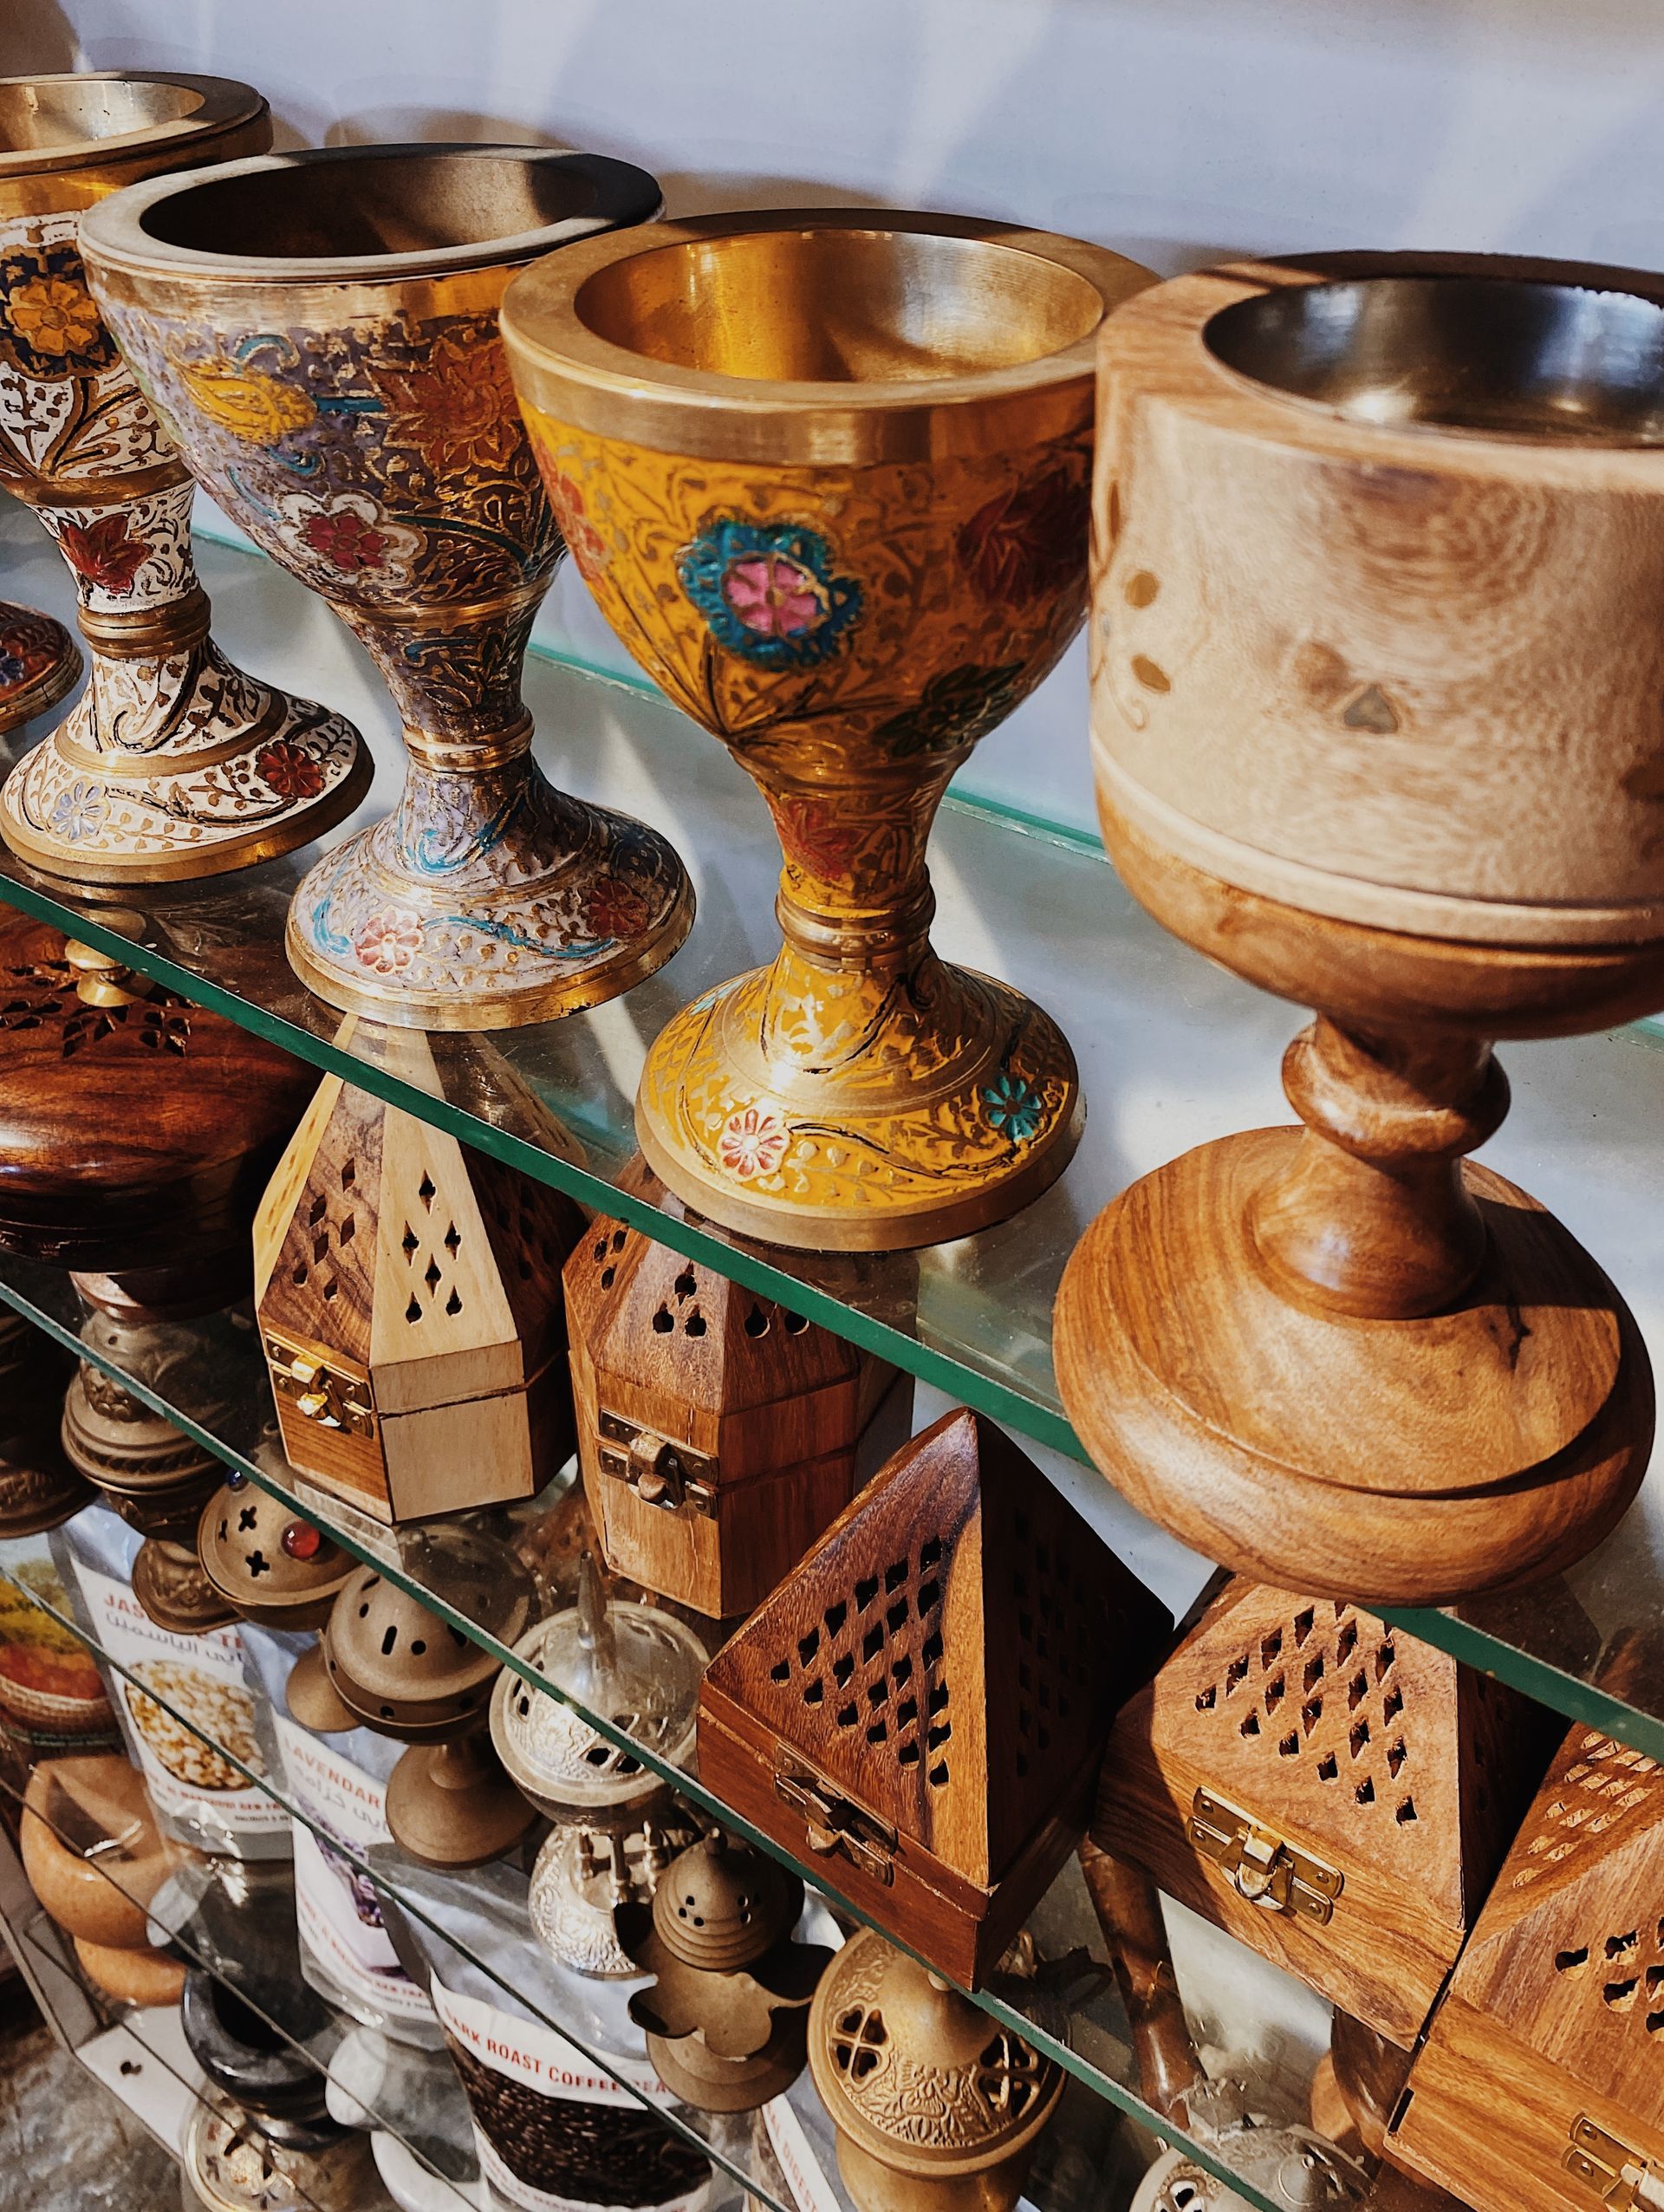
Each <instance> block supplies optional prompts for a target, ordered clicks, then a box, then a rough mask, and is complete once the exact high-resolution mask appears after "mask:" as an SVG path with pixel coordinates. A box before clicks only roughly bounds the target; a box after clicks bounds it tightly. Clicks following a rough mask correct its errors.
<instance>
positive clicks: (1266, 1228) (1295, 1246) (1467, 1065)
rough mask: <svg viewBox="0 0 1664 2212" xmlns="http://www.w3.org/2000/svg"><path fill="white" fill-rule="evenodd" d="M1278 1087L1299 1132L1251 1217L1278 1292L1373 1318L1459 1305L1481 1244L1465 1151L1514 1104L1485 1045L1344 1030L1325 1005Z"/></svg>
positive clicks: (1298, 1042)
mask: <svg viewBox="0 0 1664 2212" xmlns="http://www.w3.org/2000/svg"><path fill="white" fill-rule="evenodd" d="M1283 1085H1284V1090H1286V1091H1287V1093H1288V1096H1289V1101H1290V1104H1291V1105H1292V1106H1293V1108H1294V1109H1295V1111H1296V1113H1297V1114H1298V1115H1299V1116H1300V1118H1301V1120H1302V1121H1303V1122H1304V1123H1305V1125H1306V1135H1305V1136H1304V1138H1303V1141H1302V1142H1301V1143H1300V1145H1299V1147H1298V1148H1297V1151H1296V1153H1295V1155H1294V1160H1293V1162H1292V1165H1291V1166H1290V1168H1288V1169H1287V1170H1286V1171H1285V1172H1284V1173H1283V1174H1279V1175H1278V1176H1277V1177H1276V1178H1275V1179H1274V1180H1273V1181H1271V1182H1270V1183H1269V1184H1268V1185H1266V1186H1265V1187H1264V1188H1263V1189H1262V1190H1261V1191H1260V1192H1259V1193H1258V1195H1257V1197H1256V1198H1255V1200H1254V1201H1253V1203H1252V1206H1251V1213H1250V1225H1251V1230H1252V1233H1253V1238H1254V1242H1255V1245H1256V1246H1257V1247H1258V1251H1259V1252H1260V1255H1261V1257H1262V1258H1263V1259H1264V1260H1265V1261H1266V1263H1267V1265H1269V1266H1270V1267H1271V1269H1272V1270H1273V1272H1275V1273H1276V1274H1277V1276H1278V1278H1280V1279H1281V1281H1282V1282H1283V1284H1284V1287H1285V1288H1287V1289H1288V1290H1290V1291H1291V1292H1292V1293H1293V1295H1294V1296H1295V1297H1296V1298H1299V1299H1300V1300H1302V1302H1303V1303H1306V1304H1316V1305H1318V1306H1320V1307H1322V1308H1323V1309H1324V1310H1326V1311H1330V1312H1335V1313H1346V1314H1355V1315H1358V1316H1360V1317H1366V1318H1368V1319H1371V1320H1410V1319H1414V1317H1417V1316H1419V1315H1421V1314H1429V1313H1436V1312H1438V1311H1440V1310H1441V1309H1442V1308H1444V1307H1446V1306H1448V1305H1450V1304H1453V1303H1454V1301H1455V1300H1456V1299H1457V1298H1459V1297H1460V1296H1461V1294H1462V1292H1463V1291H1465V1290H1466V1289H1467V1287H1468V1285H1470V1284H1471V1283H1472V1280H1473V1278H1474V1277H1475V1276H1476V1275H1477V1274H1478V1272H1479V1268H1480V1265H1482V1263H1483V1261H1484V1259H1485V1223H1484V1220H1483V1219H1482V1218H1481V1216H1480V1213H1479V1207H1478V1206H1477V1205H1476V1204H1475V1203H1474V1200H1473V1198H1472V1194H1470V1193H1469V1191H1468V1190H1467V1188H1466V1185H1465V1183H1464V1181H1463V1176H1462V1166H1461V1161H1462V1155H1463V1154H1464V1153H1466V1152H1471V1151H1472V1150H1473V1149H1474V1148H1476V1147H1477V1146H1479V1145H1480V1144H1483V1143H1484V1142H1485V1139H1486V1138H1487V1137H1489V1136H1491V1135H1493V1134H1494V1133H1495V1131H1496V1130H1497V1129H1498V1128H1499V1127H1500V1125H1501V1123H1502V1120H1503V1117H1504V1116H1505V1114H1506V1113H1507V1111H1508V1081H1507V1077H1505V1075H1504V1074H1503V1072H1502V1070H1501V1069H1500V1068H1499V1067H1498V1064H1497V1063H1496V1061H1495V1060H1494V1059H1493V1058H1492V1053H1491V1048H1490V1046H1489V1045H1488V1044H1485V1043H1482V1042H1480V1041H1479V1040H1477V1039H1470V1038H1463V1037H1452V1036H1440V1035H1437V1034H1433V1035H1427V1034H1425V1033H1420V1034H1418V1033H1415V1032H1411V1031H1400V1032H1397V1033H1388V1032H1380V1031H1375V1032H1371V1031H1362V1030H1356V1029H1350V1028H1347V1027H1345V1026H1343V1025H1342V1024H1340V1023H1339V1022H1336V1021H1333V1020H1331V1019H1330V1018H1329V1017H1328V1016H1326V1015H1321V1014H1320V1015H1319V1016H1318V1018H1317V1019H1316V1021H1315V1022H1314V1023H1313V1024H1312V1025H1311V1027H1310V1029H1308V1030H1306V1031H1303V1034H1302V1035H1300V1036H1299V1037H1297V1038H1296V1039H1295V1040H1294V1042H1293V1044H1290V1047H1289V1050H1288V1052H1287V1055H1286V1057H1284V1063H1283Z"/></svg>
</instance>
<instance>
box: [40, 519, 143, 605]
mask: <svg viewBox="0 0 1664 2212" xmlns="http://www.w3.org/2000/svg"><path fill="white" fill-rule="evenodd" d="M58 543H59V544H60V545H61V546H62V548H63V556H64V558H65V560H67V561H68V563H69V565H70V567H71V568H72V569H74V570H75V574H76V575H77V576H84V577H85V578H86V579H87V582H88V583H91V584H96V585H97V587H98V589H100V590H101V591H107V592H108V593H109V594H110V595H111V597H112V598H114V599H125V598H126V597H127V595H128V593H129V592H130V591H131V590H132V589H133V578H134V577H135V576H137V575H138V573H139V571H140V569H142V568H143V567H144V565H145V563H146V561H147V560H148V559H149V558H150V548H149V546H147V545H146V543H145V541H144V540H143V538H141V537H133V534H132V532H131V531H130V530H128V528H127V517H126V516H125V515H106V516H105V517H104V518H103V520H102V521H101V522H95V523H89V524H87V525H86V526H85V527H83V526H82V525H81V524H80V523H65V524H64V525H63V527H62V529H61V530H59V532H58Z"/></svg>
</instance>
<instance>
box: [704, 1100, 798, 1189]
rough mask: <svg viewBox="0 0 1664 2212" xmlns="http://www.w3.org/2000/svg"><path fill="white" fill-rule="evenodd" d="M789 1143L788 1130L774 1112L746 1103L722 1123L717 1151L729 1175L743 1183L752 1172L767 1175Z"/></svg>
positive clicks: (770, 1172)
mask: <svg viewBox="0 0 1664 2212" xmlns="http://www.w3.org/2000/svg"><path fill="white" fill-rule="evenodd" d="M790 1142H791V1132H790V1130H789V1129H787V1127H786V1125H785V1123H784V1122H783V1121H782V1120H781V1119H780V1117H779V1116H778V1115H777V1114H768V1113H760V1112H759V1111H758V1110H757V1108H756V1107H755V1106H747V1107H745V1108H744V1109H743V1110H742V1111H741V1112H739V1113H738V1114H731V1115H730V1116H728V1119H727V1120H726V1121H725V1122H724V1123H723V1126H722V1135H720V1136H719V1137H718V1139H717V1154H718V1158H719V1159H720V1160H721V1161H722V1164H723V1166H724V1167H725V1168H727V1170H728V1172H729V1174H731V1175H738V1177H739V1178H740V1180H741V1181H742V1182H744V1181H749V1180H750V1178H751V1176H753V1175H771V1174H773V1173H774V1171H775V1169H776V1168H777V1167H778V1166H779V1165H780V1162H781V1161H783V1159H784V1158H785V1156H786V1147H787V1146H788V1145H789V1144H790Z"/></svg>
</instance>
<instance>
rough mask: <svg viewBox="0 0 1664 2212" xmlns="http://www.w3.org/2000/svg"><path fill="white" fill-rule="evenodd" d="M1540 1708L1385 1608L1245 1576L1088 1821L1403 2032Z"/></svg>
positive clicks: (1336, 1997) (1422, 1998)
mask: <svg viewBox="0 0 1664 2212" xmlns="http://www.w3.org/2000/svg"><path fill="white" fill-rule="evenodd" d="M1545 1725H1546V1726H1548V1727H1551V1726H1552V1724H1551V1723H1550V1722H1547V1721H1546V1716H1545V1715H1544V1714H1543V1712H1542V1709H1541V1708H1539V1707H1537V1706H1535V1705H1533V1704H1531V1702H1530V1701H1528V1700H1527V1699H1524V1698H1523V1697H1520V1696H1519V1695H1517V1693H1515V1692H1514V1691H1512V1690H1510V1689H1508V1688H1505V1687H1504V1686H1503V1685H1501V1684H1499V1683H1498V1682H1492V1680H1491V1679H1490V1678H1489V1677H1488V1676H1486V1675H1479V1674H1476V1673H1475V1672H1473V1670H1472V1669H1470V1668H1466V1667H1460V1666H1459V1665H1458V1664H1457V1663H1456V1662H1455V1661H1454V1660H1453V1659H1451V1658H1448V1657H1447V1656H1446V1655H1445V1654H1444V1653H1443V1652H1440V1651H1436V1650H1434V1649H1433V1648H1432V1647H1431V1646H1430V1645H1427V1644H1423V1643H1417V1642H1416V1641H1415V1640H1414V1638H1412V1637H1410V1636H1405V1635H1401V1634H1399V1633H1397V1632H1395V1631H1394V1630H1389V1629H1388V1628H1387V1627H1386V1626H1385V1625H1384V1624H1383V1623H1381V1621H1379V1620H1377V1619H1375V1617H1374V1616H1373V1615H1371V1614H1368V1613H1364V1612H1360V1611H1358V1610H1356V1609H1355V1608H1354V1607H1353V1606H1350V1605H1347V1604H1337V1603H1336V1602H1335V1601H1333V1600H1330V1599H1327V1598H1325V1599H1321V1600H1320V1599H1317V1598H1309V1597H1290V1596H1289V1595H1288V1594H1287V1593H1286V1592H1285V1591H1275V1590H1269V1589H1267V1588H1266V1587H1265V1586H1264V1584H1258V1583H1250V1582H1243V1581H1232V1582H1230V1583H1227V1584H1225V1588H1224V1589H1223V1591H1221V1593H1220V1594H1219V1597H1217V1598H1216V1599H1215V1600H1214V1601H1213V1603H1212V1604H1211V1605H1210V1606H1209V1607H1208V1608H1207V1610H1206V1612H1205V1613H1204V1614H1203V1615H1202V1617H1201V1618H1200V1620H1199V1622H1198V1623H1197V1625H1196V1627H1195V1628H1194V1629H1193V1630H1192V1631H1191V1633H1190V1634H1189V1635H1188V1636H1186V1638H1185V1639H1184V1641H1183V1642H1182V1643H1180V1646H1179V1648H1178V1649H1177V1650H1176V1651H1175V1652H1174V1653H1173V1656H1172V1658H1171V1659H1169V1660H1168V1661H1167V1664H1166V1665H1165V1666H1164V1667H1163V1668H1162V1669H1161V1670H1160V1673H1159V1674H1158V1675H1156V1676H1155V1678H1154V1681H1153V1682H1150V1683H1149V1684H1147V1687H1146V1688H1143V1689H1142V1690H1141V1691H1140V1693H1139V1694H1138V1695H1137V1696H1135V1697H1134V1698H1133V1699H1132V1700H1131V1701H1129V1702H1128V1705H1127V1706H1126V1707H1125V1708H1124V1709H1123V1710H1122V1712H1121V1715H1120V1717H1119V1719H1118V1720H1117V1721H1116V1723H1115V1728H1114V1731H1113V1733H1112V1734H1111V1736H1110V1740H1109V1750H1108V1756H1107V1757H1106V1759H1105V1760H1104V1763H1103V1774H1102V1781H1101V1784H1100V1786H1099V1792H1098V1806H1097V1812H1096V1815H1095V1818H1094V1821H1093V1826H1092V1834H1093V1838H1094V1840H1095V1842H1097V1843H1098V1844H1101V1845H1102V1848H1103V1849H1104V1850H1105V1851H1108V1852H1110V1853H1111V1854H1112V1855H1113V1856H1114V1857H1117V1858H1121V1859H1125V1860H1127V1861H1128V1862H1129V1863H1130V1864H1134V1865H1135V1866H1140V1867H1142V1868H1143V1869H1144V1870H1145V1871H1146V1872H1147V1873H1148V1874H1149V1875H1151V1876H1152V1877H1154V1880H1155V1881H1156V1882H1157V1883H1159V1885H1160V1887H1161V1888H1162V1889H1163V1890H1167V1892H1168V1894H1169V1895H1170V1896H1175V1897H1177V1898H1179V1899H1180V1900H1181V1902H1182V1903H1185V1904H1187V1905H1189V1906H1190V1907H1191V1908H1192V1909H1193V1910H1194V1911H1196V1912H1199V1913H1202V1914H1204V1915H1205V1916H1206V1917H1207V1918H1208V1919H1210V1920H1212V1921H1215V1922H1218V1923H1219V1926H1221V1927H1222V1928H1225V1929H1228V1930H1229V1931H1230V1933H1231V1934H1232V1935H1233V1936H1238V1937H1239V1938H1240V1940H1241V1941H1242V1942H1245V1943H1249V1944H1251V1945H1252V1946H1253V1948H1254V1949H1256V1950H1258V1951H1261V1952H1263V1953H1264V1955H1265V1956H1266V1957H1267V1958H1270V1959H1272V1960H1275V1962H1277V1965H1279V1966H1282V1967H1286V1968H1288V1970H1289V1971H1290V1973H1292V1974H1296V1975H1299V1977H1300V1978H1301V1980H1302V1981H1306V1982H1309V1983H1310V1985H1311V1987H1312V1988H1315V1989H1317V1990H1319V1991H1320V1992H1321V1993H1322V1994H1323V1995H1324V1996H1325V1997H1329V1998H1330V1999H1332V2000H1333V2001H1335V2002H1336V2004H1338V2005H1340V2006H1341V2007H1342V2009H1343V2010H1344V2011H1346V2012H1349V2013H1350V2014H1353V2015H1355V2017H1356V2018H1357V2019H1359V2020H1364V2021H1366V2022H1367V2023H1368V2025H1369V2026H1370V2027H1373V2028H1375V2029H1376V2030H1377V2031H1378V2032H1379V2033H1381V2034H1382V2035H1384V2036H1386V2037H1387V2038H1388V2040H1390V2041H1392V2042H1394V2043H1397V2044H1399V2045H1400V2046H1402V2047H1404V2048H1405V2049H1407V2048H1408V2047H1409V2046H1411V2045H1412V2044H1413V2043H1414V2040H1415V2039H1416V2037H1417V2036H1418V2035H1419V2034H1420V2031H1421V2029H1422V2027H1423V2026H1424V2025H1425V2023H1426V2020H1427V2014H1428V2013H1429V2012H1430V2011H1431V2009H1432V2007H1433V2001H1434V1999H1435V1998H1436V1997H1437V1996H1438V1994H1439V1990H1440V1985H1441V1983H1442V1982H1443V1981H1444V1978H1445V1976H1446V1974H1447V1973H1448V1972H1449V1971H1450V1968H1451V1967H1452V1965H1453V1963H1454V1962H1455V1959H1456V1956H1457V1954H1458V1952H1459V1950H1460V1949H1461V1947H1462V1942H1463V1940H1464V1938H1465V1937H1466V1934H1467V1932H1468V1930H1469V1929H1470V1928H1471V1927H1472V1924H1473V1921H1474V1917H1475V1916H1476V1915H1477V1913H1478V1911H1479V1906H1480V1905H1481V1903H1483V1902H1484V1899H1485V1892H1486V1890H1487V1889H1488V1888H1489V1886H1490V1883H1491V1880H1492V1877H1493V1876H1494V1874H1495V1872H1496V1870H1497V1868H1498V1865H1499V1864H1500V1863H1501V1860H1502V1855H1503V1853H1504V1851H1505V1850H1506V1849H1507V1845H1508V1842H1509V1839H1510V1838H1511V1836H1512V1834H1513V1831H1514V1828H1515V1826H1516V1825H1517V1823H1518V1818H1519V1816H1520V1812H1521V1811H1522V1809H1523V1808H1524V1805H1525V1804H1526V1802H1527V1800H1528V1799H1529V1798H1530V1794H1531V1787H1532V1785H1533V1784H1534V1783H1535V1781H1536V1780H1537V1776H1538V1775H1539V1774H1540V1773H1542V1770H1543V1762H1544V1759H1545V1757H1546V1756H1547V1752H1548V1744H1549V1739H1548V1737H1547V1736H1545V1734H1544V1727H1545Z"/></svg>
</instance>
